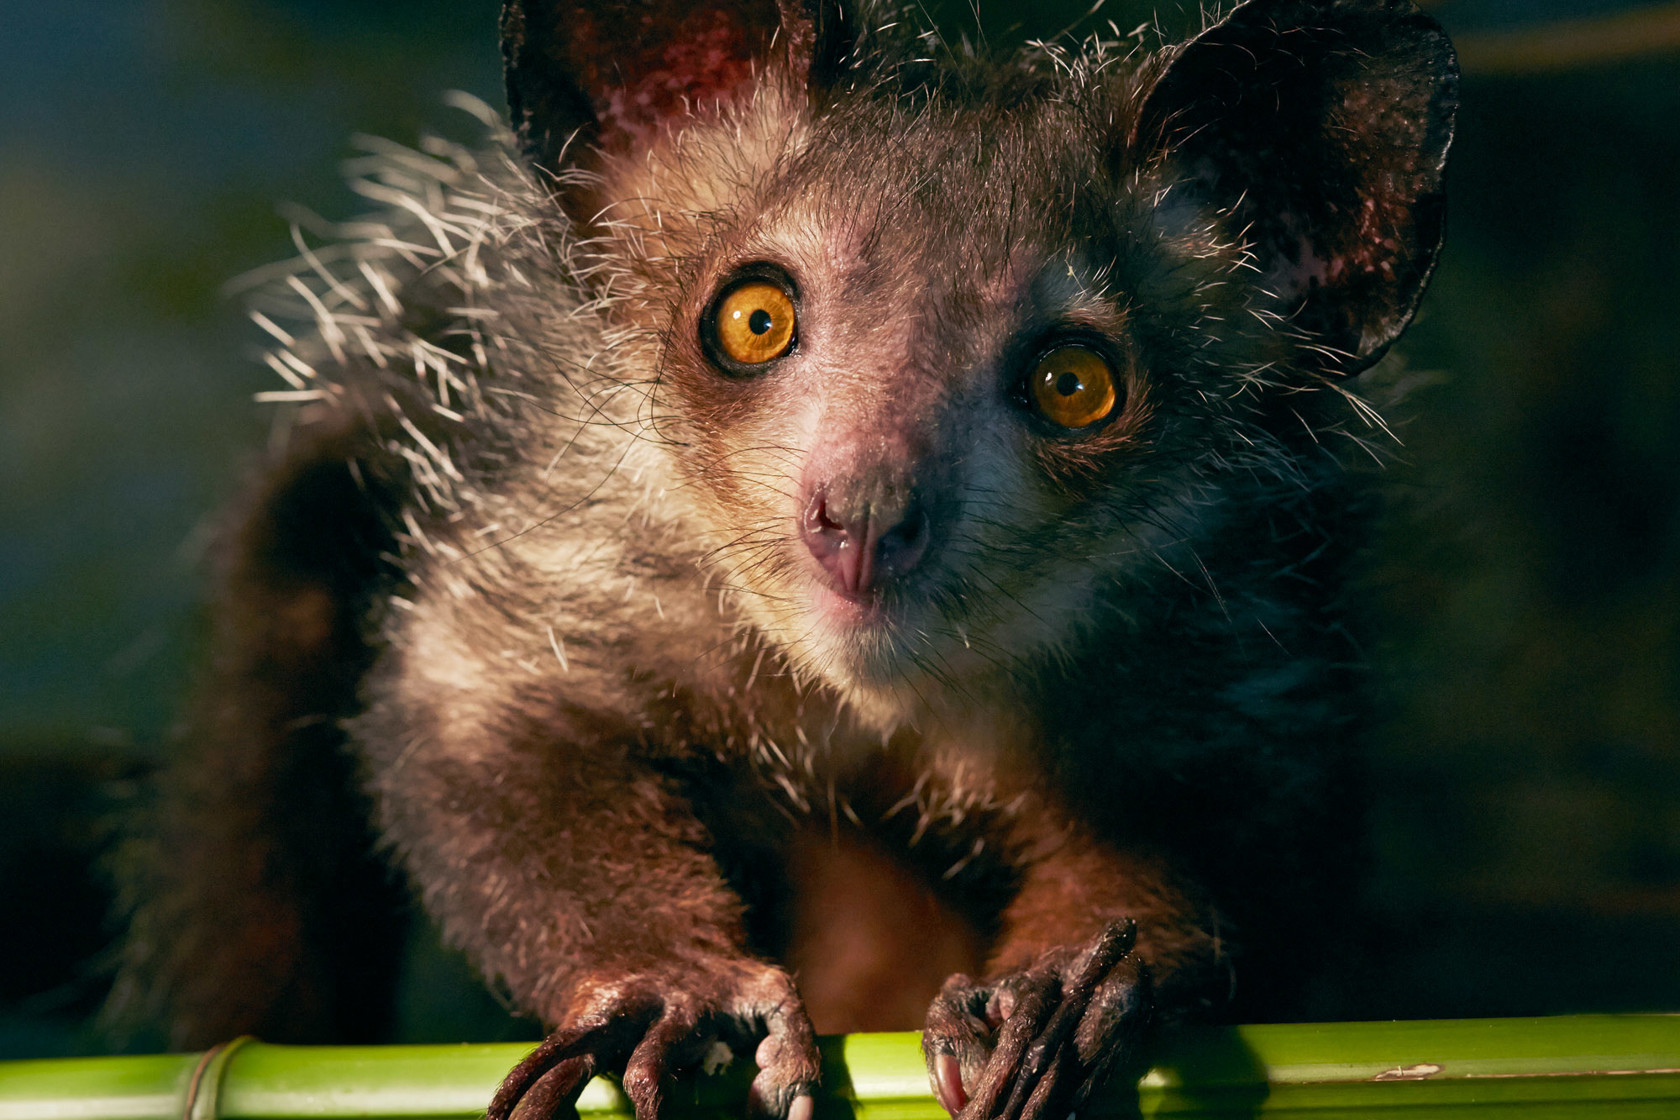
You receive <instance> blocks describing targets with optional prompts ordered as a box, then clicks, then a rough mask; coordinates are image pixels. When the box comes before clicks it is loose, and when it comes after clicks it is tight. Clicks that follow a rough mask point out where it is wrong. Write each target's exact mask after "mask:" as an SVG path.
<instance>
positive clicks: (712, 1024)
mask: <svg viewBox="0 0 1680 1120" xmlns="http://www.w3.org/2000/svg"><path fill="white" fill-rule="evenodd" d="M727 971H728V973H729V974H728V975H726V976H724V977H704V976H702V977H696V976H692V975H688V976H684V975H681V974H677V973H661V974H652V975H641V976H633V977H629V978H626V979H623V980H617V981H612V982H605V983H598V984H593V985H591V986H589V987H588V988H587V989H585V990H584V991H583V992H582V993H581V994H580V996H579V997H578V998H577V999H575V1000H574V1007H575V1008H577V1009H578V1010H576V1011H575V1012H574V1013H573V1014H571V1015H569V1016H568V1017H567V1018H566V1020H565V1021H563V1022H562V1023H561V1024H560V1026H559V1028H558V1029H557V1030H555V1031H554V1033H553V1034H551V1035H549V1036H548V1038H547V1039H545V1040H544V1041H543V1042H542V1044H541V1045H539V1046H538V1047H537V1048H536V1049H535V1050H534V1051H532V1052H531V1054H530V1056H529V1057H527V1058H526V1059H525V1060H524V1061H522V1062H520V1063H519V1064H518V1065H517V1066H515V1067H514V1069H513V1072H511V1073H509V1074H508V1075H507V1077H506V1078H505V1079H503V1081H502V1084H501V1087H500V1088H498V1089H497V1090H496V1095H495V1097H494V1098H493V1099H492V1100H491V1102H490V1108H489V1113H488V1118H487V1120H551V1118H554V1117H564V1116H569V1115H572V1114H573V1105H574V1103H575V1102H576V1100H577V1096H578V1094H579V1093H580V1092H582V1091H583V1087H584V1085H586V1084H587V1083H588V1082H589V1079H590V1078H591V1077H594V1076H595V1075H596V1074H597V1073H609V1072H621V1073H622V1074H623V1077H624V1092H625V1095H626V1096H628V1097H629V1098H630V1102H631V1103H632V1104H633V1105H635V1108H636V1118H637V1120H656V1117H658V1115H659V1110H660V1103H661V1100H662V1099H663V1096H664V1090H665V1087H666V1086H667V1085H668V1084H669V1083H670V1081H671V1079H672V1078H673V1077H675V1076H676V1075H678V1074H682V1073H687V1072H690V1071H693V1070H696V1069H699V1068H700V1067H701V1066H702V1065H703V1064H705V1063H706V1062H707V1060H708V1059H709V1058H710V1057H711V1056H712V1054H713V1053H714V1052H715V1049H716V1047H717V1046H718V1045H719V1044H722V1045H723V1046H726V1047H728V1048H729V1049H730V1050H731V1051H733V1052H737V1053H739V1052H745V1051H746V1050H748V1049H749V1048H750V1049H751V1050H752V1052H753V1056H754V1059H755V1060H756V1062H757V1064H758V1069H759V1072H758V1076H756V1077H755V1078H754V1079H753V1082H752V1087H751V1089H750V1090H749V1091H748V1098H747V1112H748V1115H749V1117H751V1118H752V1120H811V1112H812V1098H811V1089H812V1086H813V1085H815V1084H816V1080H817V1073H818V1069H819V1059H818V1056H817V1045H816V1037H815V1035H814V1034H813V1032H812V1030H811V1022H810V1019H809V1018H807V1017H806V1014H805V1008H804V1005H803V1004H801V1003H800V1001H799V995H798V993H797V992H796V991H795V990H794V987H793V981H792V980H790V979H789V978H788V976H787V974H786V973H784V972H782V971H781V970H780V969H777V968H772V967H771V966H769V965H748V964H743V965H741V966H739V967H732V968H731V969H729V970H727ZM755 1043H756V1045H755Z"/></svg>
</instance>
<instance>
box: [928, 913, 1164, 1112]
mask: <svg viewBox="0 0 1680 1120" xmlns="http://www.w3.org/2000/svg"><path fill="white" fill-rule="evenodd" d="M1135 938H1136V926H1135V924H1134V923H1132V922H1130V921H1127V922H1120V923H1115V924H1113V925H1110V926H1109V927H1108V928H1107V929H1105V930H1103V932H1102V933H1100V934H1098V935H1097V936H1096V937H1095V938H1093V939H1092V940H1091V941H1090V942H1089V943H1087V944H1085V945H1073V946H1067V947H1064V948H1060V949H1055V950H1052V951H1051V952H1048V953H1046V954H1045V955H1044V956H1042V957H1040V958H1039V959H1038V960H1037V961H1036V962H1034V963H1033V964H1032V966H1031V967H1029V968H1027V969H1025V970H1024V971H1021V972H1017V973H1013V974H1010V975H1006V976H1000V977H997V978H994V979H992V980H990V981H988V982H985V983H976V982H975V981H973V980H971V979H969V978H968V977H967V976H953V977H951V978H950V979H949V980H947V981H946V982H945V986H944V988H943V989H942V990H941V991H940V993H939V995H938V997H937V998H935V999H934V1001H933V1006H932V1007H930V1008H929V1009H928V1021H927V1031H926V1033H925V1034H924V1035H923V1036H922V1051H923V1053H924V1055H925V1056H926V1058H927V1065H928V1076H929V1077H930V1078H931V1079H932V1081H933V1091H934V1095H935V1096H937V1097H938V1098H939V1103H940V1104H941V1105H943V1106H944V1107H945V1110H946V1111H947V1112H949V1113H950V1114H951V1115H952V1116H960V1117H961V1118H962V1120H1064V1118H1065V1117H1067V1116H1068V1115H1069V1114H1070V1113H1072V1112H1075V1111H1076V1110H1078V1109H1079V1108H1081V1107H1082V1106H1083V1105H1084V1103H1085V1100H1086V1098H1087V1097H1088V1096H1089V1095H1090V1093H1091V1090H1092V1089H1094V1088H1096V1087H1097V1086H1098V1085H1100V1084H1101V1083H1102V1082H1103V1080H1104V1079H1105V1078H1106V1077H1108V1076H1109V1075H1110V1074H1111V1073H1113V1072H1114V1071H1115V1070H1116V1069H1120V1068H1126V1069H1130V1070H1135V1071H1136V1072H1137V1073H1138V1074H1140V1075H1141V1074H1142V1072H1143V1065H1142V1046H1143V1036H1144V1033H1145V1031H1146V1029H1147V1028H1148V1025H1149V1019H1150V992H1149V977H1148V974H1147V972H1146V971H1145V970H1144V967H1143V964H1142V962H1141V961H1139V960H1138V959H1137V956H1136V955H1135V954H1133V953H1132V951H1131V950H1132V944H1133V941H1134V940H1135Z"/></svg>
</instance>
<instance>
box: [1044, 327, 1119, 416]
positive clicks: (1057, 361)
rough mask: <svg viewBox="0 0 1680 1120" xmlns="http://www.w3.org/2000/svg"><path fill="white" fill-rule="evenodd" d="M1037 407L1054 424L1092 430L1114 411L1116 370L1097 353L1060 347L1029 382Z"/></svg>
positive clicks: (1116, 393) (1047, 357)
mask: <svg viewBox="0 0 1680 1120" xmlns="http://www.w3.org/2000/svg"><path fill="white" fill-rule="evenodd" d="M1027 387H1028V389H1030V390H1031V392H1032V400H1033V404H1034V405H1036V406H1037V408H1038V411H1039V412H1041V413H1043V414H1044V416H1045V417H1046V418H1047V419H1049V420H1050V421H1051V422H1052V423H1054V424H1059V425H1061V426H1062V427H1064V428H1088V427H1090V426H1091V425H1092V424H1095V423H1096V422H1097V421H1099V420H1103V419H1106V418H1107V417H1108V415H1109V414H1110V413H1111V412H1113V411H1114V405H1115V402H1116V401H1117V400H1119V396H1120V394H1119V391H1118V389H1116V387H1115V384H1114V371H1113V370H1111V369H1110V368H1109V365H1108V362H1106V361H1104V360H1103V357H1102V355H1100V354H1098V353H1097V352H1096V351H1095V350H1090V349H1087V348H1086V347H1084V346H1058V347H1057V348H1056V349H1054V350H1052V351H1050V353H1048V354H1046V355H1044V357H1042V358H1040V359H1039V360H1038V365H1036V366H1034V367H1033V372H1032V377H1031V378H1030V379H1028V381H1027Z"/></svg>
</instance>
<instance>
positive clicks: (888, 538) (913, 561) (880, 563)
mask: <svg viewBox="0 0 1680 1120" xmlns="http://www.w3.org/2000/svg"><path fill="white" fill-rule="evenodd" d="M928 536H929V531H928V518H927V514H925V513H923V512H922V511H921V510H920V509H917V508H912V509H911V510H910V511H909V512H908V513H906V514H905V516H904V519H903V520H902V521H900V522H899V523H898V524H897V525H894V526H893V527H892V528H891V529H888V530H887V531H886V532H885V533H882V534H881V536H880V539H878V540H877V541H876V542H875V571H876V575H877V577H878V578H880V579H893V578H896V577H898V576H902V575H904V574H905V573H906V572H908V571H910V569H912V568H914V567H915V566H916V565H917V564H918V563H919V562H920V561H921V559H922V553H923V552H925V551H926V550H927V542H928Z"/></svg>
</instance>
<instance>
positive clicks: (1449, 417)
mask: <svg viewBox="0 0 1680 1120" xmlns="http://www.w3.org/2000/svg"><path fill="white" fill-rule="evenodd" d="M1425 6H1426V7H1429V8H1430V9H1432V10H1433V11H1434V12H1435V14H1436V15H1437V16H1438V17H1439V18H1441V19H1442V21H1443V22H1444V23H1445V24H1446V25H1447V27H1448V29H1449V30H1451V31H1452V32H1453V33H1454V35H1455V37H1456V38H1458V40H1459V42H1460V45H1461V48H1462V50H1463V53H1464V59H1465V85H1464V108H1463V113H1462V116H1461V118H1460V131H1459V137H1460V139H1459V143H1458V147H1457V150H1456V154H1455V157H1454V158H1455V163H1454V166H1453V169H1452V177H1451V180H1450V185H1451V216H1450V232H1449V237H1448V247H1447V251H1446V255H1445V257H1444V259H1443V262H1442V265H1441V268H1440V271H1439V273H1438V274H1437V277H1436V280H1435V283H1434V287H1433V289H1432V290H1431V292H1430V294H1429V296H1428V298H1427V299H1426V301H1425V303H1424V307H1423V310H1422V313H1421V314H1420V317H1419V320H1418V322H1417V325H1416V326H1415V327H1414V328H1413V329H1412V331H1411V333H1410V334H1409V335H1408V336H1407V337H1406V339H1405V340H1404V341H1403V342H1402V344H1401V345H1400V347H1399V348H1398V349H1399V354H1398V355H1397V357H1396V359H1394V360H1396V361H1398V362H1400V363H1403V369H1404V371H1405V373H1404V376H1405V379H1406V380H1407V381H1408V382H1410V383H1411V385H1412V389H1411V392H1410V395H1409V399H1408V401H1407V404H1406V405H1405V406H1404V408H1403V409H1401V410H1399V411H1400V413H1401V416H1402V419H1403V420H1404V428H1403V438H1404V448H1403V449H1402V450H1401V452H1400V460H1401V461H1400V462H1399V463H1398V464H1397V465H1396V466H1395V467H1394V468H1393V469H1391V470H1390V471H1389V472H1388V481H1389V484H1390V488H1391V490H1392V492H1393V495H1394V501H1393V503H1392V510H1391V512H1390V514H1389V515H1388V518H1387V520H1386V522H1385V524H1384V528H1383V531H1382V533H1381V535H1380V540H1379V543H1378V547H1377V549H1376V551H1375V554H1374V556H1373V575H1372V580H1373V584H1374V590H1375V595H1374V599H1373V601H1374V603H1375V604H1376V612H1377V619H1376V626H1375V633H1376V635H1377V639H1378V640H1377V644H1376V645H1375V647H1374V648H1373V649H1372V650H1371V654H1372V659H1373V662H1374V664H1375V667H1376V671H1377V673H1378V678H1379V680H1380V682H1381V685H1382V691H1383V697H1384V709H1385V712H1384V716H1383V719H1382V720H1381V722H1380V724H1379V726H1378V727H1377V728H1376V729H1374V730H1375V736H1374V748H1375V749H1374V765H1375V772H1374V778H1375V780H1374V790H1375V795H1376V805H1375V824H1376V856H1377V859H1376V864H1377V867H1376V874H1375V876H1374V879H1373V882H1372V885H1371V898H1370V902H1371V903H1372V905H1374V906H1375V907H1377V908H1378V910H1379V912H1380V913H1381V914H1382V915H1383V916H1384V922H1383V928H1384V931H1385V933H1384V937H1385V939H1386V942H1387V943H1386V944H1384V945H1383V946H1381V947H1380V950H1381V956H1380V960H1381V962H1382V964H1381V967H1380V968H1372V969H1368V970H1366V971H1365V973H1363V974H1362V975H1360V976H1358V977H1357V978H1350V980H1349V982H1350V983H1354V984H1357V985H1358V986H1359V988H1360V991H1359V994H1358V1000H1357V1002H1358V1003H1359V1005H1360V1006H1361V1007H1364V1008H1369V1009H1370V1011H1369V1013H1370V1014H1371V1015H1373V1016H1374V1017H1375V1016H1382V1017H1388V1016H1396V1017H1412V1016H1418V1017H1422V1016H1470V1015H1474V1016H1482V1015H1518V1014H1545V1013H1556V1012H1567V1011H1585V1010H1657V1009H1667V1010H1675V1011H1680V952H1677V951H1676V950H1677V947H1680V358H1677V354H1680V279H1677V278H1680V267H1677V260H1680V4H1675V3H1672V2H1663V3H1651V2H1647V3H1643V4H1637V3H1627V2H1624V0H1437V2H1435V3H1432V4H1426V5H1425ZM496 7H497V5H496V3H495V0H53V2H52V3H42V4H10V5H5V6H4V8H3V9H0V1058H4V1057H25V1056H44V1055H50V1054H68V1053H88V1052H97V1051H99V1050H102V1049H105V1048H108V1047H109V1046H110V1045H112V1043H111V1041H110V1040H109V1039H108V1038H107V1037H106V1036H104V1035H102V1033H101V1032H100V1030H99V1029H98V1028H97V1026H96V1024H95V1022H94V1012H95V1011H96V1010H97V1008H98V1005H99V1002H100V1000H101V998H102V997H103V993H104V989H105V986H106V983H107V981H106V975H105V970H104V960H105V957H106V955H107V954H108V949H109V946H110V944H111V941H112V938H113V936H114V933H115V931H114V930H113V929H112V927H111V925H110V924H109V922H108V919H107V918H106V913H107V909H108V906H109V904H110V895H111V888H110V885H109V881H108V878H107V876H106V875H105V873H104V870H103V866H104V865H103V863H102V858H103V856H102V853H103V852H105V851H106V850H107V848H108V846H109V843H110V840H111V838H112V836H113V834H114V830H115V828H116V824H117V822H118V821H120V819H121V817H122V815H123V814H124V813H125V812H127V811H129V810H130V809H131V808H132V806H133V805H134V804H135V803H136V802H137V800H138V799H139V798H140V797H141V796H142V793H143V789H144V779H145V775H146V773H147V772H148V770H149V769H150V768H152V767H153V766H155V765H156V763H157V762H158V761H159V760H160V759H161V758H162V757H164V756H165V754H166V751H167V743H168V735H169V727H170V722H171V719H172V713H173V712H175V710H176V709H177V707H178V706H179V704H180V701H181V699H182V697H183V695H184V693H185V690H186V688H187V686H188V683H189V681H190V677H191V670H192V665H193V658H194V650H195V648H196V643H197V640H198V638H199V636H200V633H201V629H202V619H201V617H200V615H199V613H198V607H199V596H200V576H201V573H200V570H199V561H200V558H201V557H200V553H201V551H202V544H201V542H202V537H203V526H204V525H205V523H206V519H207V518H208V516H209V515H210V514H211V512H212V511H214V510H215V509H216V508H217V506H218V504H219V503H220V502H221V501H222V500H223V499H224V498H225V497H226V495H228V494H229V493H230V491H231V489H232V487H233V486H234V485H235V483H236V482H237V480H238V479H239V478H240V476H241V472H242V471H243V470H245V469H247V468H248V466H249V465H250V464H251V463H252V461H253V459H254V457H255V456H256V454H258V453H259V452H260V449H261V448H262V446H263V445H264V441H265V439H266V438H267V425H268V415H267V414H266V413H265V411H264V409H263V408H262V407H261V406H258V405H255V404H253V403H252V400H251V397H252V395H253V394H254V393H256V392H259V391H261V390H263V389H269V388H273V387H274V386H273V384H272V383H271V381H272V375H271V374H270V373H268V371H266V370H265V369H264V368H263V367H262V366H260V365H259V364H258V363H257V362H256V361H255V360H254V358H253V353H254V352H255V351H256V350H257V348H258V346H259V335H258V332H257V330H256V328H255V327H253V326H252V325H251V324H250V323H249V322H248V321H247V320H246V319H245V318H244V316H243V314H242V312H241V309H240V307H239V305H238V301H237V299H236V298H233V297H231V296H229V295H228V294H227V293H226V290H225V285H226V283H227V281H228V280H229V279H230V278H232V277H234V276H236V275H238V274H240V273H241V272H244V271H246V270H248V269H251V268H254V267H256V266H258V265H261V264H264V263H267V262H269V261H272V260H276V259H280V258H284V257H287V256H290V255H291V254H292V251H293V250H292V247H291V243H290V238H289V233H288V226H287V221H286V219H285V218H284V217H282V216H281V215H282V213H283V212H284V210H283V207H282V204H297V205H300V206H302V207H305V208H307V209H309V210H313V211H318V212H320V213H323V214H326V215H329V216H331V217H335V218H341V217H346V216H349V215H350V214H352V213H354V212H355V211H356V210H357V209H358V207H357V205H356V203H355V200H354V199H353V197H352V196H351V195H350V194H349V192H348V191H347V190H345V188H344V187H343V186H342V185H341V181H340V177H339V171H338V167H339V164H340V163H341V162H342V161H343V160H344V159H346V158H348V157H349V156H351V155H352V154H353V148H352V145H351V139H350V138H351V136H352V134H354V133H356V132H366V133H372V134H376V135H380V136H388V137H392V138H394V139H396V140H399V141H401V142H404V143H413V142H414V141H415V140H416V139H417V138H418V137H419V135H420V134H421V133H422V132H423V131H426V130H427V129H430V128H436V127H442V128H444V129H447V130H450V131H453V132H456V133H458V134H463V135H471V131H470V129H468V130H465V131H463V129H462V122H461V120H460V118H459V114H457V113H455V112H453V111H452V110H449V109H446V108H445V107H444V106H443V105H442V104H441V102H440V95H441V94H442V92H443V91H445V90H450V89H462V90H466V91H469V92H471V93H474V94H477V95H478V96H480V97H482V98H483V99H485V100H486V101H489V102H491V103H492V104H500V102H501V95H500V74H499V68H500V59H499V55H498V53H497V47H496V33H495V17H496V11H495V9H496ZM927 8H928V11H929V13H930V15H931V16H932V18H934V19H936V20H937V21H938V22H939V24H940V26H941V27H943V28H944V29H945V31H946V33H947V34H948V35H949V36H950V37H951V38H953V39H955V38H957V37H959V36H962V35H967V36H969V37H970V38H976V37H979V36H982V35H983V36H984V37H985V38H986V39H987V40H989V41H990V42H991V43H992V44H993V45H1002V44H1008V43H1010V42H1014V41H1019V40H1020V39H1022V38H1024V37H1048V36H1054V35H1056V34H1057V33H1059V32H1061V31H1063V30H1064V29H1066V28H1068V27H1070V26H1074V25H1080V26H1085V27H1095V26H1098V25H1099V24H1100V21H1101V20H1112V21H1113V22H1114V23H1115V24H1116V25H1117V26H1118V28H1119V29H1120V30H1121V31H1122V32H1125V31H1129V30H1131V28H1133V27H1135V26H1137V25H1138V24H1140V23H1142V22H1144V21H1146V20H1151V19H1156V18H1158V19H1159V21H1160V22H1161V24H1162V25H1163V26H1164V27H1165V28H1168V29H1184V28H1189V27H1191V26H1193V25H1194V22H1195V19H1196V18H1197V17H1196V16H1195V15H1194V11H1193V9H1188V10H1187V9H1186V8H1184V7H1180V6H1177V5H1175V4H1173V3H1172V2H1170V0H1166V2H1161V3H1147V2H1136V0H1110V2H1109V3H1107V4H1106V5H1104V6H1103V8H1102V10H1101V12H1100V13H1099V16H1098V20H1097V21H1096V22H1091V23H1085V24H1081V23H1080V19H1081V17H1082V16H1084V14H1085V12H1086V9H1087V8H1088V4H1085V3H1078V2H1066V0H1035V2H1033V3H1020V2H1013V0H1011V2H1004V0H996V2H994V0H981V2H980V4H979V11H978V12H975V11H974V10H972V9H971V8H970V6H969V5H968V4H966V3H963V2H961V0H958V2H944V3H929V4H928V5H927ZM412 956H413V958H414V959H413V961H412V962H411V968H412V970H413V979H412V980H411V983H410V984H409V985H408V991H407V994H406V995H405V1007H404V1011H403V1014H402V1015H401V1017H400V1018H401V1022H402V1023H403V1027H402V1030H403V1033H404V1034H405V1036H406V1037H409V1038H411V1039H415V1040H420V1039H439V1040H441V1039H447V1038H468V1037H477V1038H493V1037H517V1036H519V1035H521V1034H523V1033H528V1032H529V1031H530V1029H531V1028H530V1026H529V1025H520V1024H512V1025H510V1024H509V1023H508V1022H507V1021H506V1019H505V1016H503V1015H502V1013H501V1012H500V1011H499V1010H498V1009H497V1008H496V1007H495V1006H494V1004H492V1003H491V1002H490V1001H488V1000H487V999H486V998H485V997H483V996H481V995H477V994H473V987H472V985H471V983H470V982H469V981H467V980H465V979H464V978H463V969H462V968H461V966H460V964H459V962H456V961H454V960H452V959H451V958H450V957H449V955H448V954H446V953H443V952H441V951H439V950H436V949H435V948H432V947H428V946H425V945H422V946H419V947H417V949H416V950H415V952H414V953H413V954H412ZM145 1043H146V1040H144V1039H141V1040H137V1041H136V1040H130V1042H129V1045H145Z"/></svg>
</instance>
